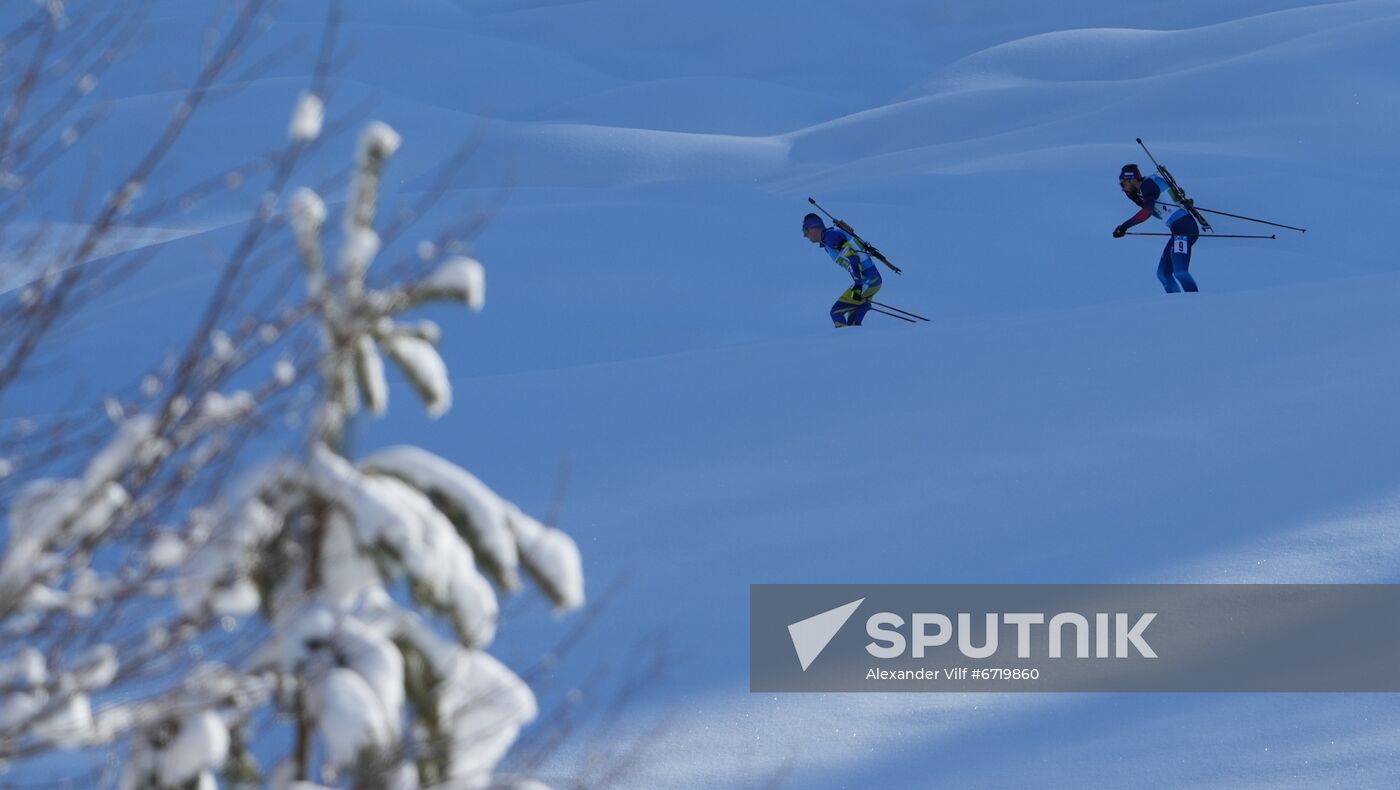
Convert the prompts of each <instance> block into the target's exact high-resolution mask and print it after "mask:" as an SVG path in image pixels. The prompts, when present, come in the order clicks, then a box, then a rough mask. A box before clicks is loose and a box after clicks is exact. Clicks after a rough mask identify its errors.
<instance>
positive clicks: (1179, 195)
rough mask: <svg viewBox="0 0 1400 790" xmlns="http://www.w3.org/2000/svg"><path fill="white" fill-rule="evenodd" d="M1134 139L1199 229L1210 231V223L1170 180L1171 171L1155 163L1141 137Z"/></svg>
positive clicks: (1171, 179)
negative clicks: (1194, 219) (1197, 223)
mask: <svg viewBox="0 0 1400 790" xmlns="http://www.w3.org/2000/svg"><path fill="white" fill-rule="evenodd" d="M1136 139H1137V144H1138V145H1140V146H1142V150H1143V153H1145V154H1147V158H1148V159H1151V160H1152V166H1153V167H1155V168H1157V172H1158V173H1161V174H1162V179H1163V180H1164V181H1166V182H1167V187H1168V188H1169V189H1171V191H1173V192H1175V193H1176V197H1177V198H1178V199H1179V200H1180V201H1181V202H1182V204H1184V207H1185V209H1186V210H1187V211H1188V212H1190V213H1191V216H1193V217H1195V218H1196V221H1197V222H1199V223H1200V224H1201V229H1202V230H1211V227H1210V222H1209V221H1208V220H1206V218H1205V217H1204V216H1202V215H1201V212H1200V211H1198V210H1196V208H1195V207H1194V205H1193V204H1192V202H1191V201H1190V200H1189V199H1188V198H1187V197H1186V190H1184V189H1182V188H1181V185H1180V184H1178V183H1176V179H1175V178H1172V174H1171V171H1170V170H1168V169H1167V168H1166V167H1165V166H1164V165H1162V164H1161V163H1159V162H1158V161H1157V157H1155V156H1153V155H1152V152H1151V151H1149V150H1147V143H1144V142H1143V141H1142V138H1141V137H1138V138H1136Z"/></svg>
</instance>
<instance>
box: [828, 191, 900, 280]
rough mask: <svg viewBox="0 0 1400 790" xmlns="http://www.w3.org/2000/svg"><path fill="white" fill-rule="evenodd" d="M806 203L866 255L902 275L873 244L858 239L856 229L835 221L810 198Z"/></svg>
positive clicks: (840, 221)
mask: <svg viewBox="0 0 1400 790" xmlns="http://www.w3.org/2000/svg"><path fill="white" fill-rule="evenodd" d="M807 202H808V203H811V204H812V205H814V206H816V207H817V211H820V212H821V213H823V214H825V215H826V216H827V219H830V220H831V221H832V222H833V223H834V224H835V225H836V227H838V228H840V229H841V230H844V231H846V232H847V233H849V234H851V238H853V239H855V240H856V242H857V243H858V244H860V246H862V247H864V248H865V251H866V252H868V253H870V255H871V257H873V258H875V260H877V261H879V262H880V263H883V264H885V265H886V266H888V267H890V271H892V272H894V273H895V274H904V270H903V269H901V268H899V267H898V266H895V265H894V264H893V263H890V259H889V258H886V257H885V255H884V253H882V252H880V251H879V250H877V249H875V245H874V244H871V243H870V242H868V241H866V240H865V239H862V238H861V237H860V235H859V234H857V233H856V229H855V228H853V227H851V226H850V225H848V224H846V223H845V222H844V221H842V220H839V219H837V218H835V217H833V216H831V212H830V211H827V210H826V209H824V208H822V206H821V204H820V203H818V202H817V201H815V200H813V199H812V198H807Z"/></svg>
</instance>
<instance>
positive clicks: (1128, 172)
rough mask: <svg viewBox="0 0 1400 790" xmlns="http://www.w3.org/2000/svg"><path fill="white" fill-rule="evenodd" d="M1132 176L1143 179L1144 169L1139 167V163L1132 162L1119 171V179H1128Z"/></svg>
mask: <svg viewBox="0 0 1400 790" xmlns="http://www.w3.org/2000/svg"><path fill="white" fill-rule="evenodd" d="M1130 178H1136V179H1138V180H1141V179H1142V171H1141V170H1139V169H1138V166H1137V165H1135V164H1131V163H1129V164H1126V165H1123V169H1122V170H1120V171H1118V180H1119V181H1127V180H1128V179H1130Z"/></svg>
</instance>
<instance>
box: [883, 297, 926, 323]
mask: <svg viewBox="0 0 1400 790" xmlns="http://www.w3.org/2000/svg"><path fill="white" fill-rule="evenodd" d="M870 303H871V304H873V305H878V306H880V307H883V308H885V309H886V310H894V311H895V312H897V313H903V314H905V315H908V316H913V317H914V318H917V319H919V320H920V321H927V320H928V319H927V318H924V317H923V316H921V315H919V314H918V313H911V312H909V311H908V310H901V309H899V308H898V307H894V306H893V305H887V304H885V303H884V302H877V301H875V300H874V299H871V300H870Z"/></svg>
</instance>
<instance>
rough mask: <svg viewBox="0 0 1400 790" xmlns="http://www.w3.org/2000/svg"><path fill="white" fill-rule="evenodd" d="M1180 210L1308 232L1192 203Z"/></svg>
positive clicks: (1305, 229)
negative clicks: (1201, 212)
mask: <svg viewBox="0 0 1400 790" xmlns="http://www.w3.org/2000/svg"><path fill="white" fill-rule="evenodd" d="M1167 205H1169V206H1175V205H1177V204H1175V203H1168V204H1167ZM1180 208H1185V209H1195V210H1196V211H1204V212H1206V213H1207V214H1219V215H1220V216H1222V217H1234V218H1235V219H1242V220H1245V221H1247V222H1257V223H1259V224H1260V225H1271V226H1273V227H1275V228H1287V229H1288V230H1296V231H1298V232H1299V233H1307V232H1308V229H1307V228H1295V227H1293V226H1292V225H1284V224H1282V223H1278V222H1270V221H1268V220H1266V219H1255V218H1254V217H1246V216H1245V215H1243V214H1231V213H1230V212H1228V211H1216V210H1215V209H1213V208H1201V207H1200V206H1197V205H1195V204H1194V203H1193V204H1191V205H1190V206H1180Z"/></svg>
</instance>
